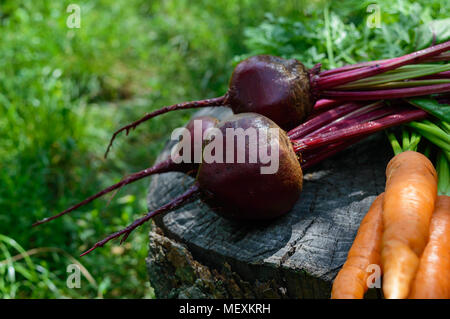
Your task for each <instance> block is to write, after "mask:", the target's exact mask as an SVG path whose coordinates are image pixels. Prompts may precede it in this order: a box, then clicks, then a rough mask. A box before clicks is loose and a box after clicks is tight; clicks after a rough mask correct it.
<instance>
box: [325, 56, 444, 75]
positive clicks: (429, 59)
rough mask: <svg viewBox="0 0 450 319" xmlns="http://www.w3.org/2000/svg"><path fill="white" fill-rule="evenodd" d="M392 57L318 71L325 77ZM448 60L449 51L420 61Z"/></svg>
mask: <svg viewBox="0 0 450 319" xmlns="http://www.w3.org/2000/svg"><path fill="white" fill-rule="evenodd" d="M389 60H392V59H383V60H377V61H367V62H360V63H355V64H349V65H344V66H341V67H339V68H335V69H331V70H325V71H322V72H320V74H319V76H320V77H323V78H325V77H326V76H330V75H335V74H337V73H343V72H346V71H350V70H355V69H360V68H363V67H367V66H372V65H375V64H380V63H384V62H387V61H389ZM449 60H450V53H441V54H439V55H436V56H432V57H430V58H428V59H425V60H423V61H422V62H424V63H425V62H440V61H449Z"/></svg>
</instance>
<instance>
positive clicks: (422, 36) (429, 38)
mask: <svg viewBox="0 0 450 319" xmlns="http://www.w3.org/2000/svg"><path fill="white" fill-rule="evenodd" d="M448 40H450V18H447V19H441V20H434V21H431V22H429V23H427V24H423V25H421V26H420V27H419V28H418V29H417V36H416V48H417V50H420V49H423V48H426V47H429V46H430V45H433V44H437V43H442V42H445V41H448Z"/></svg>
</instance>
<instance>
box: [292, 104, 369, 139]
mask: <svg viewBox="0 0 450 319" xmlns="http://www.w3.org/2000/svg"><path fill="white" fill-rule="evenodd" d="M359 108H361V105H360V104H356V103H348V104H344V105H341V106H339V107H336V108H334V109H331V110H329V111H326V112H323V113H321V114H319V115H317V116H315V117H313V118H311V119H310V120H308V121H306V122H305V123H303V124H301V125H299V126H297V127H296V128H294V129H292V130H290V131H289V132H288V136H289V138H291V139H298V138H300V137H303V136H305V135H307V134H308V133H310V132H312V131H314V130H317V129H318V128H320V127H322V126H323V125H325V124H328V123H330V122H332V121H334V120H336V119H338V118H339V117H341V116H343V115H346V114H348V113H350V112H353V111H355V110H357V109H359Z"/></svg>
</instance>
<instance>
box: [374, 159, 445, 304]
mask: <svg viewBox="0 0 450 319" xmlns="http://www.w3.org/2000/svg"><path fill="white" fill-rule="evenodd" d="M386 178H387V181H386V190H385V194H384V201H383V229H384V233H383V237H382V248H381V264H382V271H383V274H384V276H383V292H384V296H385V297H386V298H389V299H391V298H395V299H398V298H406V297H408V295H409V290H410V286H411V284H412V281H413V279H414V276H415V274H416V271H417V267H418V265H419V258H420V256H421V254H422V252H423V250H424V248H425V245H426V244H427V240H428V233H429V227H430V220H431V215H432V213H433V211H434V205H435V201H436V197H437V173H436V170H435V169H434V167H433V164H432V163H431V162H430V161H429V160H428V158H426V157H425V156H424V155H422V154H420V153H417V152H413V151H406V152H403V153H400V154H398V155H396V156H395V157H394V158H393V159H391V161H390V162H389V164H388V166H387V168H386Z"/></svg>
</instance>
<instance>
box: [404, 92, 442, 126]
mask: <svg viewBox="0 0 450 319" xmlns="http://www.w3.org/2000/svg"><path fill="white" fill-rule="evenodd" d="M407 101H408V102H409V103H411V104H412V105H414V106H416V107H419V108H421V109H422V110H424V111H426V112H428V113H430V114H431V115H434V116H436V117H437V118H439V119H440V120H443V121H446V122H450V105H448V104H441V103H439V102H438V101H436V100H435V99H432V98H424V97H418V98H413V99H408V100H407Z"/></svg>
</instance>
